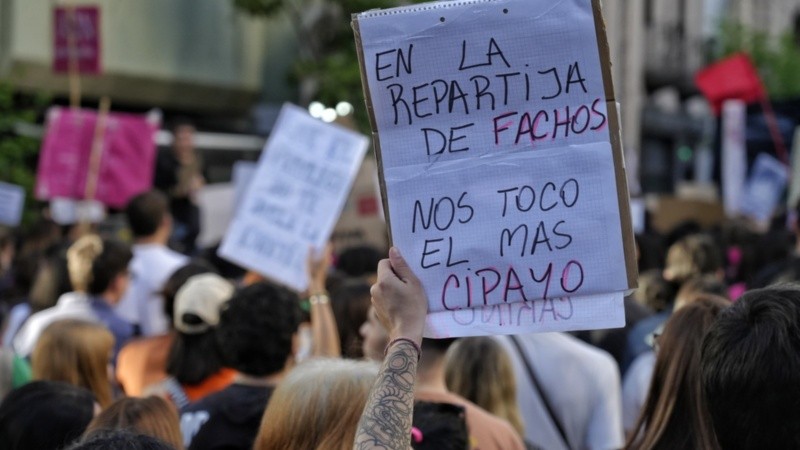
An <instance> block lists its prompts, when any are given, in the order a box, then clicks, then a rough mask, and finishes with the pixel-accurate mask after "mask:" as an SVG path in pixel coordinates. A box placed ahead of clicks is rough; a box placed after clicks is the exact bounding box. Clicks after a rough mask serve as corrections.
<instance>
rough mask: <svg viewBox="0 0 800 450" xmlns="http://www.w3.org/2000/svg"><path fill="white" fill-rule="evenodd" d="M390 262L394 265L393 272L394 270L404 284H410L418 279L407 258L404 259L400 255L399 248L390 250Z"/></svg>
mask: <svg viewBox="0 0 800 450" xmlns="http://www.w3.org/2000/svg"><path fill="white" fill-rule="evenodd" d="M389 262H391V263H392V270H394V273H395V274H397V277H398V278H400V279H401V280H402V281H403V282H408V281H409V280H413V279H414V278H415V277H416V275H414V272H412V271H411V267H409V266H408V263H407V262H406V260H405V258H403V255H401V254H400V250H398V249H397V247H392V248H390V249H389Z"/></svg>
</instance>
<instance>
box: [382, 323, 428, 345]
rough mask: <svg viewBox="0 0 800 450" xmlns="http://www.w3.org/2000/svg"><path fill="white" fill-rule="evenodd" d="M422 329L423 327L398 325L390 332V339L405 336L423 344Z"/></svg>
mask: <svg viewBox="0 0 800 450" xmlns="http://www.w3.org/2000/svg"><path fill="white" fill-rule="evenodd" d="M422 331H423V329H422V327H396V328H395V329H394V330H392V331H391V332H390V333H389V341H390V342H391V341H394V340H397V339H401V338H405V339H408V340H410V341H413V342H414V343H415V344H417V345H419V346H421V345H422Z"/></svg>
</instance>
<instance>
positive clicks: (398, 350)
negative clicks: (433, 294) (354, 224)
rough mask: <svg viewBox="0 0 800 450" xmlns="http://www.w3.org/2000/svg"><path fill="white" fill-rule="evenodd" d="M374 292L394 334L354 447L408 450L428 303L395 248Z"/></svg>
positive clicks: (383, 265) (380, 314) (382, 264)
mask: <svg viewBox="0 0 800 450" xmlns="http://www.w3.org/2000/svg"><path fill="white" fill-rule="evenodd" d="M371 293H372V304H373V305H374V307H375V312H376V314H377V316H378V318H379V319H380V321H381V322H382V323H383V325H384V326H385V327H386V329H387V330H389V344H388V345H387V347H386V357H385V358H384V360H383V364H382V365H381V370H380V373H379V374H378V379H377V381H376V382H375V385H374V386H373V387H372V391H371V392H370V396H369V400H367V406H366V407H365V408H364V413H363V414H362V416H361V420H360V421H359V424H358V430H357V431H356V439H355V443H354V446H353V448H355V449H391V450H406V449H408V448H409V446H410V444H411V423H412V418H413V413H414V385H415V383H416V378H417V364H418V363H419V357H420V345H421V342H422V332H423V329H424V327H425V316H426V314H427V313H428V302H427V298H426V296H425V292H424V291H423V289H422V284H421V283H420V281H419V279H418V278H417V277H416V276H415V275H414V273H413V272H412V271H411V268H410V267H409V266H408V263H406V261H405V259H403V257H402V256H401V255H400V252H399V251H398V250H397V249H396V248H394V247H392V248H391V249H390V250H389V259H384V260H381V262H380V263H378V282H377V283H376V284H375V285H373V286H372V290H371Z"/></svg>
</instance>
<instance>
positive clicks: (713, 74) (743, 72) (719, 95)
mask: <svg viewBox="0 0 800 450" xmlns="http://www.w3.org/2000/svg"><path fill="white" fill-rule="evenodd" d="M694 81H695V83H697V87H698V88H699V89H700V91H701V92H702V93H703V95H705V97H706V99H708V102H709V103H711V107H712V108H713V109H714V112H715V113H716V114H717V115H719V113H720V112H721V111H722V102H724V101H725V100H730V99H738V100H743V101H744V102H746V103H754V102H757V101H762V100H765V99H766V90H765V89H764V84H763V83H762V82H761V77H759V75H758V71H757V70H756V68H755V66H754V65H753V62H752V61H751V60H750V57H749V56H747V55H746V54H744V53H737V54H735V55H733V56H731V57H728V58H725V59H723V60H721V61H718V62H716V63H714V64H712V65H710V66H708V67H706V68H705V69H703V70H701V71H700V72H698V73H697V75H695V78H694Z"/></svg>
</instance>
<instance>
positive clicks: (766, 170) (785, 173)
mask: <svg viewBox="0 0 800 450" xmlns="http://www.w3.org/2000/svg"><path fill="white" fill-rule="evenodd" d="M788 182H789V168H788V167H786V166H785V165H784V164H783V163H782V162H780V161H778V160H777V159H776V158H774V157H772V156H770V155H768V154H766V153H761V154H759V155H758V157H756V160H755V162H753V169H752V170H751V171H750V177H749V178H748V179H747V184H746V185H745V187H744V192H743V195H742V199H741V206H740V208H739V210H740V211H741V212H742V214H745V215H747V216H750V217H752V218H753V219H755V220H756V221H757V222H759V223H760V224H761V225H762V226H766V225H769V220H770V219H771V218H772V213H773V212H775V208H776V207H777V206H778V203H779V202H780V200H781V197H782V196H783V191H784V190H786V184H787V183H788Z"/></svg>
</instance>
